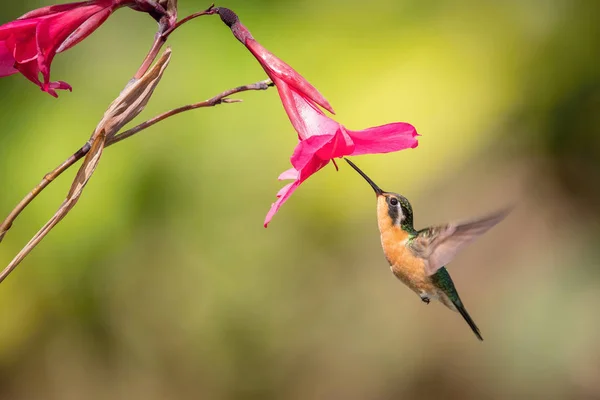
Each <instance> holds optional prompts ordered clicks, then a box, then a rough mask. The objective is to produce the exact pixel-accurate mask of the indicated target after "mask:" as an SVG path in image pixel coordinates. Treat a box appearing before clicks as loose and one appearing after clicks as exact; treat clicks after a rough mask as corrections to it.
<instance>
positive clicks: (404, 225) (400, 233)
mask: <svg viewBox="0 0 600 400" xmlns="http://www.w3.org/2000/svg"><path fill="white" fill-rule="evenodd" d="M344 159H345V160H346V161H347V162H348V164H350V166H351V167H352V168H354V169H355V170H356V172H358V173H359V174H360V175H361V176H362V177H363V178H365V180H366V181H367V182H368V183H369V184H370V185H371V187H372V188H373V190H375V194H376V195H377V224H378V226H379V232H380V234H381V246H382V247H383V252H384V254H385V257H386V258H387V261H388V263H389V264H390V269H391V270H392V273H393V274H394V275H395V276H396V278H398V279H399V280H401V281H402V282H403V283H404V284H405V285H406V286H408V287H409V288H410V289H412V290H413V291H414V292H415V293H417V295H419V297H420V298H421V301H423V302H424V303H426V304H429V302H430V301H431V300H432V299H435V300H438V301H440V302H441V303H442V304H444V305H445V306H446V307H448V308H449V309H451V310H453V311H457V312H458V313H460V315H462V317H463V318H464V319H465V321H466V322H467V324H469V327H471V329H472V330H473V333H475V336H477V338H478V339H479V340H483V337H482V336H481V332H480V331H479V328H478V327H477V325H476V324H475V321H473V319H472V318H471V316H470V315H469V313H468V312H467V310H466V308H465V306H464V304H463V302H462V300H461V299H460V296H459V295H458V292H457V291H456V288H455V287H454V283H453V282H452V278H450V274H449V273H448V270H447V269H446V265H447V264H448V263H450V261H452V259H453V258H454V257H455V256H456V254H457V253H458V252H459V251H460V250H461V249H462V248H464V247H465V246H466V245H467V244H469V243H470V242H472V241H473V240H475V239H476V238H478V237H479V236H481V235H483V234H484V233H485V232H487V231H488V230H489V229H490V228H492V227H493V226H494V225H496V224H497V223H499V222H500V221H502V220H503V219H504V218H505V217H506V216H507V215H508V213H509V212H510V210H509V209H504V210H501V211H498V212H496V213H493V214H490V215H487V216H485V217H482V218H479V219H475V220H472V221H470V222H462V223H448V224H445V225H439V226H432V227H429V228H425V229H421V230H416V229H415V228H414V225H413V210H412V206H411V205H410V203H409V201H408V200H407V199H406V197H404V196H402V195H400V194H398V193H392V192H384V191H383V190H381V189H380V188H379V186H377V185H376V184H375V182H373V181H372V180H371V178H369V177H368V176H367V175H366V174H365V173H364V172H363V171H361V170H360V169H359V168H358V167H357V166H356V165H355V164H354V163H353V162H352V161H350V160H348V159H347V158H344Z"/></svg>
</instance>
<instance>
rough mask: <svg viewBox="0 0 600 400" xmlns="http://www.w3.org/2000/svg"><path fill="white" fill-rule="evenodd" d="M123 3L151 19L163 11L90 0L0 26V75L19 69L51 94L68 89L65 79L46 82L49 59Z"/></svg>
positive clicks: (140, 2) (130, 0)
mask: <svg viewBox="0 0 600 400" xmlns="http://www.w3.org/2000/svg"><path fill="white" fill-rule="evenodd" d="M123 6H129V7H131V8H133V9H136V10H138V11H145V12H148V13H150V14H151V15H152V16H153V17H155V18H158V15H159V14H160V13H161V11H162V13H163V14H164V12H165V10H164V9H163V8H162V7H161V6H159V5H157V4H151V3H149V2H148V0H91V1H82V2H78V3H69V4H61V5H54V6H48V7H43V8H39V9H37V10H33V11H31V12H29V13H27V14H25V15H23V16H22V17H21V18H19V19H17V20H16V21H12V22H8V23H6V24H4V25H2V26H0V77H4V76H8V75H12V74H15V73H17V72H20V73H21V74H23V75H24V76H25V77H26V78H27V79H29V80H30V81H31V82H33V83H35V84H36V85H38V86H39V87H40V88H41V89H42V90H43V91H44V92H48V93H49V94H51V95H52V96H54V97H58V95H57V94H56V89H63V90H71V86H70V85H69V84H68V83H66V82H63V81H56V82H51V81H50V64H52V59H53V58H54V56H55V55H56V53H60V52H62V51H65V50H67V49H69V48H71V47H73V46H74V45H76V44H77V43H79V42H81V41H82V40H83V39H85V38H86V37H88V36H89V35H90V34H91V33H92V32H93V31H95V30H96V29H97V28H98V27H99V26H100V25H102V23H103V22H104V21H106V19H107V18H108V17H109V16H110V15H111V14H112V13H113V12H114V11H115V10H116V9H118V8H120V7H123ZM40 74H41V77H42V78H43V82H42V81H40Z"/></svg>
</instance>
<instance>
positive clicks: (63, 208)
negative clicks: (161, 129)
mask: <svg viewBox="0 0 600 400" xmlns="http://www.w3.org/2000/svg"><path fill="white" fill-rule="evenodd" d="M170 58H171V51H170V50H169V49H167V50H166V51H165V52H164V54H163V55H162V57H161V58H160V59H159V60H158V61H157V62H156V64H155V65H154V66H153V67H152V68H151V69H150V70H149V71H148V72H147V73H146V74H145V75H144V76H143V77H142V78H140V79H139V80H136V81H133V82H130V83H129V84H128V86H127V87H126V88H125V89H124V90H123V91H122V92H121V94H120V95H119V97H117V98H116V99H115V101H113V102H112V103H111V105H110V106H109V108H108V110H107V111H106V112H105V113H104V117H103V118H102V120H101V121H100V123H99V124H98V126H97V127H96V129H95V130H94V133H93V134H92V138H91V143H92V145H91V148H90V151H89V152H88V154H87V155H86V157H85V159H84V161H83V164H82V165H81V167H80V168H79V171H78V172H77V175H76V176H75V179H74V180H73V183H72V185H71V189H70V190H69V193H68V194H67V198H66V199H65V200H64V201H63V203H62V204H61V205H60V207H59V209H58V210H57V211H56V213H55V214H54V215H53V216H52V218H50V220H49V221H48V222H47V223H46V224H45V225H44V226H43V227H42V228H41V229H40V230H39V231H38V232H37V233H36V234H35V236H33V238H31V240H30V241H29V242H28V243H27V244H26V245H25V247H23V249H22V250H21V251H20V252H19V253H18V254H17V255H16V256H15V258H14V259H13V260H12V261H11V262H10V264H9V265H8V266H7V267H6V268H5V269H4V270H3V271H2V273H0V282H2V281H3V280H4V279H5V278H6V277H7V276H8V274H10V273H11V272H12V271H13V270H14V269H15V268H16V267H17V265H19V263H20V262H21V261H23V259H24V258H25V257H26V256H27V255H28V254H29V253H30V252H31V251H32V250H33V249H34V248H35V246H37V245H38V243H39V242H41V241H42V239H43V238H44V237H45V236H46V235H47V234H48V233H49V232H50V231H51V230H52V229H53V228H54V227H55V226H56V225H57V224H58V223H59V222H60V221H61V220H62V219H63V218H64V217H65V216H66V215H67V214H68V213H69V211H71V209H73V207H75V204H77V201H78V200H79V197H80V196H81V193H82V192H83V189H84V188H85V185H86V184H87V183H88V182H89V180H90V178H91V177H92V175H93V173H94V171H95V170H96V167H97V166H98V163H99V162H100V157H101V156H102V152H103V150H104V145H105V143H106V140H107V138H109V137H112V136H114V135H115V134H116V133H117V132H118V131H119V130H120V129H121V128H122V127H123V126H124V125H125V124H127V123H128V122H129V121H131V120H132V119H133V118H135V117H136V116H137V115H138V114H139V113H140V112H142V110H143V109H144V107H145V106H146V104H148V101H149V100H150V97H151V96H152V93H153V92H154V89H155V88H156V86H157V85H158V83H159V82H160V79H161V77H162V75H163V73H164V71H165V69H166V67H167V65H168V64H169V60H170Z"/></svg>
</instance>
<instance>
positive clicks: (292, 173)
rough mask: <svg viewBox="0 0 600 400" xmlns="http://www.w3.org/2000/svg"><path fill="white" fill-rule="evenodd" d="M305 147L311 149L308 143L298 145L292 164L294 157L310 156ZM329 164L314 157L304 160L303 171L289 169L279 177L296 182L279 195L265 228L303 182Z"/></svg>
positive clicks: (308, 150)
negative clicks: (292, 179) (298, 155)
mask: <svg viewBox="0 0 600 400" xmlns="http://www.w3.org/2000/svg"><path fill="white" fill-rule="evenodd" d="M303 147H310V145H307V144H306V141H301V142H300V143H298V146H296V149H295V150H294V155H292V164H294V157H295V156H296V155H297V154H302V155H303V156H304V155H308V154H310V148H307V149H303ZM296 161H298V160H296ZM328 163H329V160H322V159H320V158H319V157H317V156H313V157H311V158H310V159H308V160H302V164H303V168H302V169H298V170H297V169H296V168H292V169H288V170H287V171H285V172H283V173H282V174H281V175H279V179H280V180H281V179H288V178H295V180H294V182H292V183H289V184H287V185H285V186H284V187H283V188H282V189H281V190H280V191H279V192H278V193H277V201H275V203H273V204H271V208H270V209H269V212H268V213H267V216H266V217H265V222H264V226H265V228H266V227H267V225H268V224H269V222H271V219H272V218H273V216H274V215H275V214H276V213H277V211H279V208H280V207H281V206H282V205H283V203H285V202H286V201H287V199H289V198H290V196H291V195H292V193H294V191H295V190H296V189H297V188H298V186H300V184H301V183H302V182H304V181H305V180H306V179H308V177H310V176H311V175H312V174H314V173H315V172H317V171H318V170H320V169H321V168H323V167H324V166H326V165H327V164H328Z"/></svg>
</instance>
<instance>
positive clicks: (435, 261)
mask: <svg viewBox="0 0 600 400" xmlns="http://www.w3.org/2000/svg"><path fill="white" fill-rule="evenodd" d="M510 211H511V210H510V209H504V210H501V211H498V212H496V213H493V214H490V215H487V216H485V217H482V218H479V219H477V220H474V221H470V222H462V223H450V224H446V225H439V226H432V227H429V228H425V229H422V230H420V231H419V232H418V233H417V235H416V236H415V237H414V238H413V239H412V240H411V242H410V249H411V250H412V251H413V253H414V254H415V255H416V256H418V257H421V258H422V259H424V260H425V272H426V273H427V275H429V276H431V275H433V274H435V273H436V272H437V270H438V269H440V268H441V267H443V266H445V265H447V264H449V263H450V261H452V259H453V258H454V257H455V256H456V254H458V252H459V251H460V250H461V249H462V248H463V247H465V246H466V245H468V244H469V243H471V242H472V241H473V240H475V239H477V238H478V237H479V236H481V235H483V234H484V233H485V232H487V231H488V230H489V229H491V228H492V227H493V226H494V225H496V224H497V223H499V222H500V221H502V220H503V219H504V218H505V217H506V216H507V215H508V214H509V213H510Z"/></svg>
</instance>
